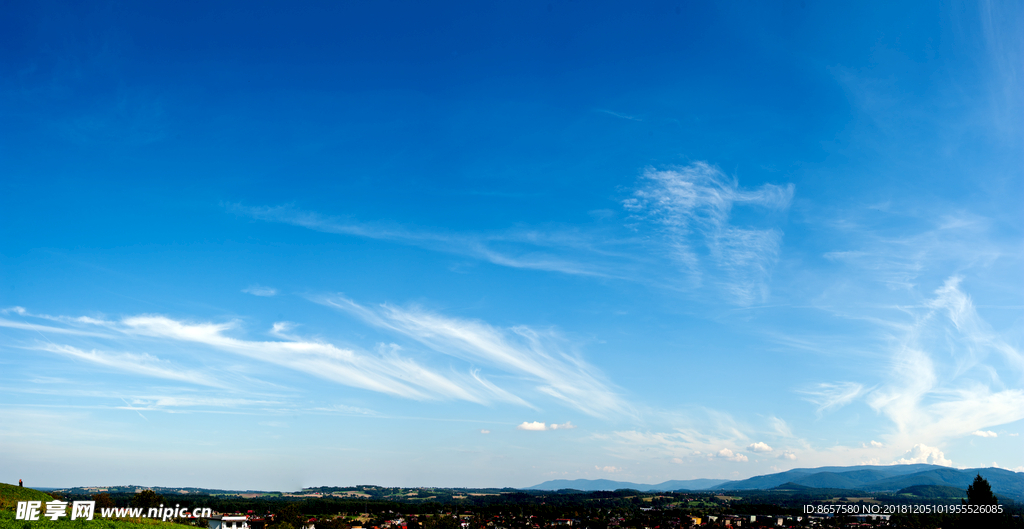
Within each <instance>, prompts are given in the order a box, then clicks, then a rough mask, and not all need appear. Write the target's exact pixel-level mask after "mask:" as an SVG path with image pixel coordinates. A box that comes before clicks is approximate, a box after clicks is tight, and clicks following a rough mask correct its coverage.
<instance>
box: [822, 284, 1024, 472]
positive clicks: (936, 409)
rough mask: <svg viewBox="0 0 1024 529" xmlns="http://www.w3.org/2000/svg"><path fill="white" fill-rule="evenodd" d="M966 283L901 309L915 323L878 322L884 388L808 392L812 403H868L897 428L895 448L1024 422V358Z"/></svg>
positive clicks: (850, 385) (827, 386)
mask: <svg viewBox="0 0 1024 529" xmlns="http://www.w3.org/2000/svg"><path fill="white" fill-rule="evenodd" d="M961 282H962V279H961V278H960V277H958V276H954V277H951V278H948V279H947V280H946V281H945V283H944V284H943V286H942V287H940V288H938V289H936V290H935V292H934V297H932V298H931V299H928V300H925V301H924V302H923V303H921V304H919V305H917V306H910V307H901V312H902V313H903V314H906V315H908V316H909V317H910V319H911V322H910V323H892V322H880V323H879V324H880V325H882V326H883V327H884V330H885V332H886V333H888V334H889V345H888V347H887V351H885V354H886V356H885V360H884V363H883V365H884V366H885V369H884V372H885V373H886V374H887V375H886V376H885V377H883V381H882V382H881V383H879V384H877V385H874V386H872V387H871V388H867V389H866V388H865V387H864V386H863V385H862V384H859V383H856V382H832V383H824V384H821V385H819V386H817V388H815V389H812V390H808V391H805V394H808V395H811V397H810V398H809V400H812V401H814V402H815V403H816V404H818V409H819V411H827V410H830V409H834V408H836V407H838V406H842V405H845V404H848V403H850V402H852V401H854V400H858V399H864V402H866V403H867V404H868V405H869V406H871V407H872V408H874V409H875V410H877V411H878V412H879V413H881V414H882V415H883V416H885V417H887V418H888V419H889V420H890V421H891V424H892V428H893V430H892V433H891V434H889V435H888V438H887V442H886V443H885V444H886V446H888V447H892V449H897V448H901V447H907V446H914V445H918V444H921V445H922V446H931V445H937V444H939V443H941V442H942V441H944V440H947V439H950V438H956V437H962V436H965V435H970V434H972V433H973V432H977V431H985V430H986V429H987V428H990V427H992V426H997V425H1001V424H1007V423H1011V422H1014V421H1018V420H1021V419H1024V390H1021V389H1020V383H1021V381H1022V380H1024V357H1022V354H1021V352H1020V351H1019V350H1018V349H1017V348H1016V347H1014V346H1013V345H1011V344H1010V343H1009V342H1008V341H1006V340H1005V339H1003V338H1002V337H1000V336H999V335H997V334H996V333H995V332H994V331H993V330H992V329H991V327H990V326H989V325H988V324H987V322H985V321H984V320H983V319H982V318H981V316H980V315H979V314H978V312H977V310H976V309H975V307H974V305H973V303H972V301H971V299H970V297H969V296H968V295H967V294H965V293H964V292H963V290H962V289H961V287H960V284H961ZM903 449H905V448H903ZM915 457H916V456H915ZM904 459H906V458H904ZM911 459H913V458H911Z"/></svg>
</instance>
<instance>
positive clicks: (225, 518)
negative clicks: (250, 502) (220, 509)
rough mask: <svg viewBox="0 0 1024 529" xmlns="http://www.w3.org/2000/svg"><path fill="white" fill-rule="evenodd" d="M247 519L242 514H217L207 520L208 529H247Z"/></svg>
mask: <svg viewBox="0 0 1024 529" xmlns="http://www.w3.org/2000/svg"><path fill="white" fill-rule="evenodd" d="M248 522H249V517H248V516H245V515H242V514H218V515H217V516H211V517H210V518H209V519H208V523H209V525H210V529H249V523H248Z"/></svg>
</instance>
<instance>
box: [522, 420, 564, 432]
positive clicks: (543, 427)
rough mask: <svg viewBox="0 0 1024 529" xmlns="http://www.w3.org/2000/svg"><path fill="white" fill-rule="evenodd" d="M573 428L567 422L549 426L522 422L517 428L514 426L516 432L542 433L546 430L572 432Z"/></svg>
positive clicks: (535, 422)
mask: <svg viewBox="0 0 1024 529" xmlns="http://www.w3.org/2000/svg"><path fill="white" fill-rule="evenodd" d="M573 428H576V425H575V424H573V423H571V422H568V421H566V422H565V423H563V424H550V425H548V424H545V423H542V422H537V421H533V422H526V421H523V424H520V425H519V426H516V429H517V430H527V431H531V432H543V431H546V430H572V429H573Z"/></svg>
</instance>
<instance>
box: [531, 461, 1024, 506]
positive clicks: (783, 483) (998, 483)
mask: <svg viewBox="0 0 1024 529" xmlns="http://www.w3.org/2000/svg"><path fill="white" fill-rule="evenodd" d="M978 474H981V476H982V477H983V478H985V479H986V480H988V482H989V484H990V485H992V491H993V492H994V493H996V494H998V495H1001V496H1005V497H1008V498H1013V499H1017V500H1024V473H1022V472H1012V471H1009V470H1003V469H1000V468H973V469H956V468H949V467H942V466H938V465H924V464H917V465H887V466H877V465H861V466H851V467H820V468H794V469H792V470H787V471H786V472H779V473H776V474H766V475H764V476H754V477H752V478H749V479H744V480H738V481H722V480H712V479H694V480H683V481H678V480H677V481H666V482H664V483H659V484H657V485H646V484H642V483H631V482H628V481H611V480H607V479H594V480H590V479H574V480H564V479H560V480H554V481H546V482H544V483H541V484H540V485H535V486H533V487H530V488H529V489H532V490H561V489H575V490H580V491H597V490H618V489H635V490H638V491H641V492H667V491H675V490H692V491H698V490H716V491H717V490H758V489H760V490H767V489H780V490H783V489H785V490H799V489H839V490H860V491H866V492H897V491H902V490H905V489H908V488H910V487H915V486H919V485H921V486H924V485H927V486H934V487H951V488H955V489H957V490H959V491H961V493H960V494H961V495H962V493H963V491H965V490H966V489H967V486H968V485H970V484H971V482H972V481H973V480H974V477H975V476H976V475H978ZM920 490H926V489H920ZM938 490H939V489H934V490H932V491H931V492H936V491H938ZM946 492H949V491H946ZM911 494H914V493H911ZM937 497H942V496H937ZM950 497H960V496H956V495H954V496H950Z"/></svg>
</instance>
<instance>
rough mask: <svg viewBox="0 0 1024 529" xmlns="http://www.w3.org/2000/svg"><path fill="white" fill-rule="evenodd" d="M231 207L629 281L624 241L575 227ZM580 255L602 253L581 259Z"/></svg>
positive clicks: (342, 231)
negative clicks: (478, 226)
mask: <svg viewBox="0 0 1024 529" xmlns="http://www.w3.org/2000/svg"><path fill="white" fill-rule="evenodd" d="M227 207H228V209H229V210H230V211H233V212H234V213H236V214H240V215H245V216H248V217H252V218H255V219H259V220H264V221H268V222H280V223H284V224H291V225H293V226H300V227H303V228H307V229H310V230H314V231H319V232H323V233H333V234H338V235H350V236H355V237H365V238H369V239H377V240H384V241H392V242H396V243H399V244H406V245H409V246H416V247H419V248H425V249H428V250H433V251H440V252H445V253H451V254H455V255H461V256H465V257H470V258H473V259H479V260H482V261H487V262H490V263H492V264H496V265H499V266H507V267H510V268H525V269H532V270H544V271H548V272H560V273H565V274H571V275H584V276H595V277H616V278H620V279H627V278H628V275H627V274H625V273H624V272H623V271H622V270H620V269H619V268H620V267H621V263H619V264H616V263H615V262H614V261H620V260H623V259H626V258H627V257H628V252H627V251H625V250H624V249H622V248H616V247H617V246H619V245H621V242H620V241H614V240H610V239H608V238H596V237H591V236H590V235H589V234H586V233H581V232H578V231H576V230H573V229H562V230H534V229H511V230H505V231H499V232H490V233H482V234H481V233H456V232H446V231H443V230H425V229H418V228H412V227H408V226H403V225H399V224H395V223H383V222H377V223H374V222H360V221H354V220H350V219H345V218H342V217H336V216H330V215H323V214H320V213H317V212H312V211H304V210H301V209H298V208H295V207H293V206H257V207H249V206H242V205H240V204H229V205H228V206H227ZM580 255H591V256H603V258H602V259H597V260H595V259H581V258H579V257H580Z"/></svg>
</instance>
